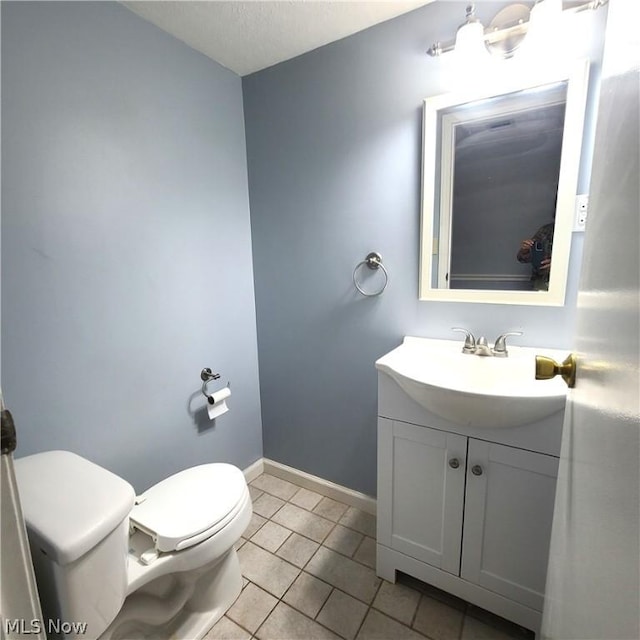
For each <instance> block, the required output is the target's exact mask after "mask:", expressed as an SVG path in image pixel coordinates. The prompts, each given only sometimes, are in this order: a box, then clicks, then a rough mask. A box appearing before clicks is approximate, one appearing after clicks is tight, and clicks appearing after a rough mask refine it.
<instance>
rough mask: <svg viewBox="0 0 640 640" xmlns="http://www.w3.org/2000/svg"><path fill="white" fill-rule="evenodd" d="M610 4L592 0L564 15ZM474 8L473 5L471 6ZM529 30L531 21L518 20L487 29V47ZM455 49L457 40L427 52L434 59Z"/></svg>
mask: <svg viewBox="0 0 640 640" xmlns="http://www.w3.org/2000/svg"><path fill="white" fill-rule="evenodd" d="M608 2H609V0H590V2H585V3H584V4H580V5H577V6H575V7H571V8H569V9H564V11H563V13H567V14H572V13H579V12H581V11H594V10H596V9H599V8H600V7H603V6H604V5H606V4H607V3H608ZM471 6H473V5H471ZM469 9H470V8H469V7H467V20H468V19H469V16H470V15H471V16H472V17H473V9H471V14H470V13H469ZM528 30H529V21H528V20H518V21H517V22H513V23H511V24H509V23H506V24H504V25H501V27H500V28H495V29H492V28H489V29H485V32H484V42H485V44H486V45H487V46H489V47H490V46H491V45H492V44H496V43H498V42H503V41H504V40H507V39H508V38H514V37H518V36H523V37H524V36H525V35H526V34H527V31H528ZM454 48H455V40H450V41H448V42H445V43H443V42H435V43H434V44H433V45H431V47H429V49H428V50H427V54H429V55H430V56H432V57H437V56H440V55H442V54H443V53H448V52H449V51H453V50H454Z"/></svg>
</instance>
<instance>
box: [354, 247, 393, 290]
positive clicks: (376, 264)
mask: <svg viewBox="0 0 640 640" xmlns="http://www.w3.org/2000/svg"><path fill="white" fill-rule="evenodd" d="M363 265H366V266H367V267H368V268H369V269H372V270H374V271H377V270H378V269H382V273H384V284H383V285H382V287H381V288H380V290H379V291H373V292H371V293H368V292H366V291H365V290H364V289H363V288H362V287H361V286H360V283H359V282H358V278H357V277H356V274H357V272H358V269H359V268H360V267H362V266H363ZM388 283H389V274H388V273H387V270H386V269H385V267H384V265H383V264H382V256H381V255H380V254H379V253H377V252H376V251H372V252H371V253H369V254H367V257H366V258H365V259H364V260H363V261H362V262H358V264H357V265H356V267H355V269H354V270H353V284H354V286H355V288H356V289H357V290H358V291H359V292H360V293H361V294H362V295H363V296H366V297H367V298H373V297H374V296H379V295H380V294H381V293H382V292H383V291H384V290H385V289H386V288H387V284H388Z"/></svg>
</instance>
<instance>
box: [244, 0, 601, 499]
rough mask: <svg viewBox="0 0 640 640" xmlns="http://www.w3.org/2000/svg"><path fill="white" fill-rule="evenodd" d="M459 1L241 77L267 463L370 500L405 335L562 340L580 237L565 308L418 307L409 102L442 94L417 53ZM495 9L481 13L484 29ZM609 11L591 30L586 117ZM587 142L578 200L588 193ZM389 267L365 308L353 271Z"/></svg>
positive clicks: (451, 19)
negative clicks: (380, 370)
mask: <svg viewBox="0 0 640 640" xmlns="http://www.w3.org/2000/svg"><path fill="white" fill-rule="evenodd" d="M466 4H467V3H466V2H445V3H436V4H433V5H429V6H427V7H424V8H422V9H419V10H417V11H414V12H412V13H410V14H406V15H404V16H401V17H399V18H397V19H395V20H391V21H389V22H387V23H384V24H382V25H378V26H376V27H374V28H371V29H369V30H367V31H365V32H362V33H360V34H357V35H355V36H352V37H349V38H346V39H344V40H341V41H339V42H337V43H334V44H331V45H328V46H326V47H323V48H321V49H318V50H316V51H313V52H311V53H309V54H306V55H303V56H301V57H299V58H296V59H294V60H291V61H288V62H285V63H283V64H280V65H277V66H275V67H272V68H270V69H267V70H265V71H262V72H259V73H256V74H254V75H251V76H248V77H246V78H244V79H243V91H244V108H245V126H246V131H247V149H248V163H249V188H250V194H251V225H252V234H253V257H254V270H255V284H256V307H257V317H258V343H259V358H260V389H261V398H262V419H263V430H264V446H265V455H266V456H267V457H269V458H273V459H275V460H278V461H280V462H282V463H285V464H288V465H291V466H294V467H297V468H300V469H303V470H305V471H308V472H310V473H313V474H316V475H319V476H322V477H324V478H327V479H329V480H332V481H335V482H338V483H340V484H343V485H346V486H349V487H352V488H354V489H357V490H360V491H364V492H366V493H369V494H375V479H376V372H375V369H374V366H373V363H374V361H375V360H376V359H377V358H378V357H380V356H381V355H382V354H383V353H385V352H386V351H388V350H389V349H391V348H393V347H395V346H396V345H398V344H399V343H400V342H401V340H402V337H403V336H404V335H420V336H431V337H440V338H452V337H454V336H453V334H451V332H450V327H452V326H466V327H469V328H471V329H473V330H474V332H477V333H479V334H486V335H487V336H488V337H489V338H493V337H495V336H496V335H497V334H498V333H499V332H502V331H504V330H507V329H513V328H516V327H522V328H523V329H524V331H525V332H526V335H525V337H524V338H523V339H522V341H521V342H520V344H525V345H547V346H549V347H567V346H569V345H570V344H571V341H572V335H573V325H574V316H575V300H576V288H577V278H578V271H579V261H580V255H581V247H582V238H581V236H580V235H579V234H578V235H576V236H575V239H574V246H573V250H572V262H571V279H570V283H569V291H568V296H567V304H566V306H565V307H564V308H534V307H524V306H514V307H505V306H501V305H477V304H461V303H435V302H434V303H429V302H419V301H418V296H417V291H418V230H419V224H420V164H421V105H422V101H423V99H424V98H425V97H428V96H431V95H436V94H439V93H444V92H447V91H449V90H451V84H450V83H451V78H450V76H448V75H447V74H446V73H445V69H446V65H445V64H443V62H442V60H438V59H430V58H429V57H427V56H426V55H425V53H424V52H425V51H426V49H427V48H428V47H429V45H431V44H432V43H433V42H435V41H437V40H441V39H447V38H449V37H451V36H453V34H454V33H455V29H456V27H457V26H458V25H459V24H460V22H461V21H462V18H463V16H464V7H465V5H466ZM502 6H504V3H481V4H479V8H478V12H479V17H480V18H481V19H482V20H483V21H484V22H485V24H487V23H488V22H489V21H490V19H491V18H492V17H493V15H494V14H495V13H496V12H497V11H498V10H499V9H500V8H501V7H502ZM605 17H606V16H605V12H604V11H602V10H600V11H598V12H597V14H596V12H594V14H592V15H591V17H588V18H587V20H589V21H591V24H592V25H593V27H594V33H595V40H594V44H593V46H592V47H591V48H590V51H591V53H592V54H593V57H594V62H595V64H594V67H593V68H592V87H591V92H590V105H591V106H590V108H589V110H590V118H589V121H588V129H589V128H591V126H592V124H591V122H592V115H593V114H592V111H593V109H594V108H595V101H594V100H593V97H594V88H595V86H596V81H597V77H598V66H599V58H600V50H601V37H602V36H601V34H602V31H603V26H604V20H605ZM591 137H592V136H591V133H588V134H587V136H586V139H585V142H586V144H585V153H584V160H583V168H582V172H581V177H580V187H579V190H580V192H583V191H584V190H586V189H587V188H588V183H589V166H590V147H591ZM372 250H377V251H379V252H381V253H382V256H383V259H384V264H385V265H386V267H387V268H388V270H389V273H390V282H389V287H388V289H387V291H386V292H385V293H384V295H383V296H381V297H379V298H372V299H365V298H363V297H361V296H360V295H359V294H358V293H357V292H356V291H355V289H354V287H353V285H352V283H351V275H352V271H353V268H354V266H355V265H356V263H357V262H359V261H360V260H362V259H363V258H364V256H365V255H366V254H367V253H368V252H369V251H372Z"/></svg>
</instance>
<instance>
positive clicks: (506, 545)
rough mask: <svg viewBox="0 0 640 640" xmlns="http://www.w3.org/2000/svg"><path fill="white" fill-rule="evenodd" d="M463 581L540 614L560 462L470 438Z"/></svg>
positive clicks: (463, 546)
mask: <svg viewBox="0 0 640 640" xmlns="http://www.w3.org/2000/svg"><path fill="white" fill-rule="evenodd" d="M467 467H468V468H467V489H466V499H465V516H464V534H463V540H462V570H461V573H460V575H461V577H462V578H464V579H465V580H468V581H469V582H474V583H475V584H478V585H480V586H482V587H484V588H485V589H489V590H490V591H493V592H495V593H499V594H501V595H503V596H505V597H506V598H509V599H510V600H516V601H517V602H520V603H521V604H524V605H525V606H527V607H530V608H532V609H536V610H537V611H542V603H543V599H544V586H545V577H546V574H547V558H548V557H549V541H550V539H551V521H552V519H553V500H554V496H555V492H556V478H557V475H558V458H555V457H553V456H548V455H544V454H542V453H533V452H532V451H524V450H523V449H516V448H514V447H505V446H503V445H500V444H493V443H491V442H483V441H481V440H475V439H473V438H470V439H469V453H468V458H467Z"/></svg>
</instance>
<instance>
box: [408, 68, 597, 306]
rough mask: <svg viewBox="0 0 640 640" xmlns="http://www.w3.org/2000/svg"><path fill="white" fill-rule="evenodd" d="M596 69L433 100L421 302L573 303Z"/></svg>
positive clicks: (428, 104) (428, 118) (428, 108)
mask: <svg viewBox="0 0 640 640" xmlns="http://www.w3.org/2000/svg"><path fill="white" fill-rule="evenodd" d="M586 69H587V66H586V63H584V62H583V63H581V65H580V69H579V71H576V72H574V73H573V74H569V73H567V74H560V75H558V74H556V75H555V76H554V77H552V78H547V79H546V81H542V80H539V81H538V82H533V83H532V84H531V85H529V86H527V85H526V83H523V82H520V83H519V84H513V83H512V84H511V86H508V85H505V86H504V87H503V90H499V89H496V88H494V89H493V90H490V89H486V90H485V91H484V92H480V94H479V96H478V97H477V99H470V96H459V95H456V94H448V95H445V96H437V97H436V98H431V99H428V100H426V101H425V132H424V134H425V147H424V154H423V162H424V167H423V170H424V171H423V179H424V184H423V196H424V202H423V214H422V215H423V220H422V232H423V237H422V263H421V289H420V297H421V299H441V300H464V301H472V302H502V303H519V304H523V303H524V304H545V305H561V304H563V302H564V292H565V284H566V276H567V269H568V259H569V250H570V244H571V231H572V224H573V208H574V200H575V193H576V186H577V175H578V164H579V158H580V142H581V138H582V121H583V114H584V102H585V92H586ZM428 127H429V129H428Z"/></svg>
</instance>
